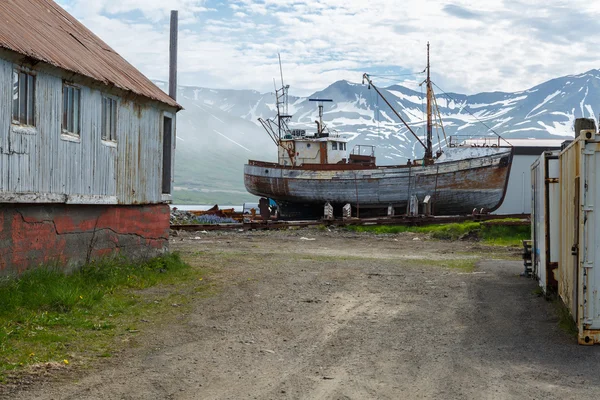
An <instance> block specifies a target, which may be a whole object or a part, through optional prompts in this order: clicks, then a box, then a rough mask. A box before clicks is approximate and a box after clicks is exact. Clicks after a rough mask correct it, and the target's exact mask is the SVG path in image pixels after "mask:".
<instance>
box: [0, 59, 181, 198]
mask: <svg viewBox="0 0 600 400" xmlns="http://www.w3.org/2000/svg"><path fill="white" fill-rule="evenodd" d="M1 55H2V54H1V53H0V56H1ZM14 68H15V64H13V62H11V61H8V60H5V59H2V58H0V169H1V171H2V173H1V174H0V203H2V202H5V203H69V204H152V203H161V202H163V201H165V200H169V199H170V198H169V196H165V195H163V186H162V183H163V182H162V180H163V138H162V137H163V129H164V126H165V125H164V121H165V120H164V118H165V117H168V118H169V119H168V121H170V123H172V124H173V125H172V128H171V132H169V133H170V134H171V135H172V136H171V141H170V143H172V144H174V143H175V141H174V140H173V139H174V132H175V126H174V124H175V118H174V114H175V112H176V110H175V109H174V108H171V107H169V106H167V105H163V104H162V103H159V102H156V101H140V102H137V101H138V100H136V99H142V98H140V97H139V96H127V98H124V97H118V96H114V90H113V93H111V94H112V95H113V98H115V99H116V100H117V104H118V107H117V129H116V133H117V140H116V143H115V142H110V143H109V142H107V141H103V140H102V139H101V132H100V127H101V115H102V111H101V110H102V97H103V94H105V93H104V92H103V91H104V90H107V91H110V90H111V88H110V87H106V88H102V86H101V85H95V86H94V88H91V87H88V86H85V85H84V84H79V82H77V81H76V79H77V76H75V77H73V75H72V74H71V75H70V78H71V79H73V80H75V84H78V87H79V88H80V89H81V103H80V104H81V133H80V136H79V138H77V137H72V136H71V137H69V136H67V135H64V134H63V133H62V126H61V123H62V112H63V111H62V108H63V99H62V93H63V78H62V77H60V76H58V75H60V72H61V71H60V70H58V69H53V70H52V69H50V68H45V67H44V66H43V65H42V64H39V65H38V66H36V67H34V69H32V73H34V74H35V127H26V128H25V127H21V126H16V125H14V124H12V114H11V107H12V96H13V70H14ZM56 71H57V72H56ZM142 100H144V99H142ZM172 154H173V151H171V154H170V156H171V155H172ZM170 161H171V163H170V164H171V170H172V168H173V160H172V157H171V160H170ZM170 176H171V177H172V174H170ZM171 187H172V183H171ZM168 192H170V191H168Z"/></svg>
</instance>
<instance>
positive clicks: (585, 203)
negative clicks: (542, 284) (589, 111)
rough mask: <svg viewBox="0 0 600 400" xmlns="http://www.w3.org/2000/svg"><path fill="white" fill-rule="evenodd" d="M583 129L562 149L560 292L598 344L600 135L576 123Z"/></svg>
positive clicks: (585, 338)
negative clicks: (583, 128)
mask: <svg viewBox="0 0 600 400" xmlns="http://www.w3.org/2000/svg"><path fill="white" fill-rule="evenodd" d="M578 121H579V120H578ZM591 123H592V124H593V120H592V121H591ZM588 126H589V125H588ZM577 131H579V132H580V135H579V136H578V137H577V138H576V139H575V140H574V141H573V143H571V144H570V145H569V146H568V147H567V148H565V149H564V150H563V151H562V152H561V153H560V177H559V182H560V203H561V207H560V215H561V218H560V251H559V253H560V262H559V282H558V292H559V295H560V298H561V299H562V300H563V302H564V303H565V305H566V306H567V308H568V309H569V311H570V312H571V315H572V316H573V318H574V320H575V322H576V324H577V327H578V331H579V333H578V341H579V343H581V344H593V343H599V342H600V296H599V291H600V246H599V245H598V243H599V242H600V212H596V210H599V211H600V174H599V173H598V171H600V140H599V139H600V137H598V136H597V133H596V130H595V128H594V129H591V130H589V131H585V130H579V129H577V123H576V132H577Z"/></svg>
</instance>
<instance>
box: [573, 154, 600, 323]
mask: <svg viewBox="0 0 600 400" xmlns="http://www.w3.org/2000/svg"><path fill="white" fill-rule="evenodd" d="M581 172H582V173H581V176H582V178H583V182H580V188H581V191H580V193H581V214H580V215H581V218H580V223H581V224H582V225H583V226H580V229H581V230H580V234H581V241H580V246H579V249H580V252H579V261H580V263H581V264H580V266H579V267H580V268H579V285H578V286H579V311H580V312H581V314H580V317H581V318H582V320H581V322H582V324H583V327H584V329H590V330H595V329H600V298H599V295H598V291H599V290H600V265H599V264H598V263H599V262H600V173H599V172H600V144H599V143H586V145H585V150H584V151H583V154H582V157H581Z"/></svg>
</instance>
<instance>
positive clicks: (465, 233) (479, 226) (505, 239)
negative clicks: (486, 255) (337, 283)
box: [347, 220, 531, 246]
mask: <svg viewBox="0 0 600 400" xmlns="http://www.w3.org/2000/svg"><path fill="white" fill-rule="evenodd" d="M503 221H505V220H498V222H503ZM347 229H349V230H351V231H354V232H370V233H375V234H386V233H387V234H394V233H403V232H414V233H422V234H430V235H431V237H432V238H434V239H442V240H457V239H460V238H470V239H475V240H481V241H483V242H484V243H486V244H491V245H499V246H521V242H522V241H523V240H526V239H529V238H530V237H531V228H530V226H529V225H502V224H500V223H493V222H491V223H485V224H483V223H481V222H462V223H452V224H436V225H425V226H405V225H377V226H359V225H356V226H349V227H347Z"/></svg>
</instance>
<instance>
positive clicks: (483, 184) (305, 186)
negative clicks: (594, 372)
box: [244, 151, 512, 216]
mask: <svg viewBox="0 0 600 400" xmlns="http://www.w3.org/2000/svg"><path fill="white" fill-rule="evenodd" d="M511 163H512V151H507V152H502V153H498V154H494V155H491V156H486V157H479V158H470V159H466V160H459V161H449V162H443V163H436V164H433V165H428V166H410V167H408V166H395V167H387V166H386V167H368V168H361V169H350V168H348V169H345V168H344V169H342V168H335V169H331V168H323V169H318V168H313V167H310V168H302V167H300V168H298V167H297V168H290V167H282V166H279V165H277V164H272V163H263V162H257V161H251V162H250V163H249V164H247V165H245V166H244V183H245V185H246V189H247V190H248V191H249V192H250V193H252V194H254V195H257V196H264V197H269V198H272V199H274V200H275V201H277V202H278V203H282V204H285V205H288V206H294V205H295V207H293V208H296V209H301V208H303V207H304V208H306V209H308V208H314V207H318V208H321V209H322V206H323V205H324V204H325V202H330V203H332V204H334V205H342V204H346V203H351V204H352V205H353V206H356V205H358V206H359V207H360V209H369V208H371V209H372V208H387V207H388V206H389V205H392V206H393V207H395V208H397V209H399V210H401V212H404V210H405V209H406V206H407V204H408V200H409V198H410V197H411V196H412V195H416V196H417V197H418V199H419V201H423V199H424V198H425V196H427V195H430V196H431V197H432V199H433V201H434V203H433V204H434V213H435V214H436V215H459V214H470V213H471V212H472V211H473V209H475V208H477V209H481V208H483V209H485V210H487V211H493V210H494V209H496V208H498V207H499V206H500V204H501V203H502V200H503V198H504V193H505V191H506V184H507V182H508V176H509V172H510V166H511ZM282 211H283V210H282ZM284 216H285V215H284Z"/></svg>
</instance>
